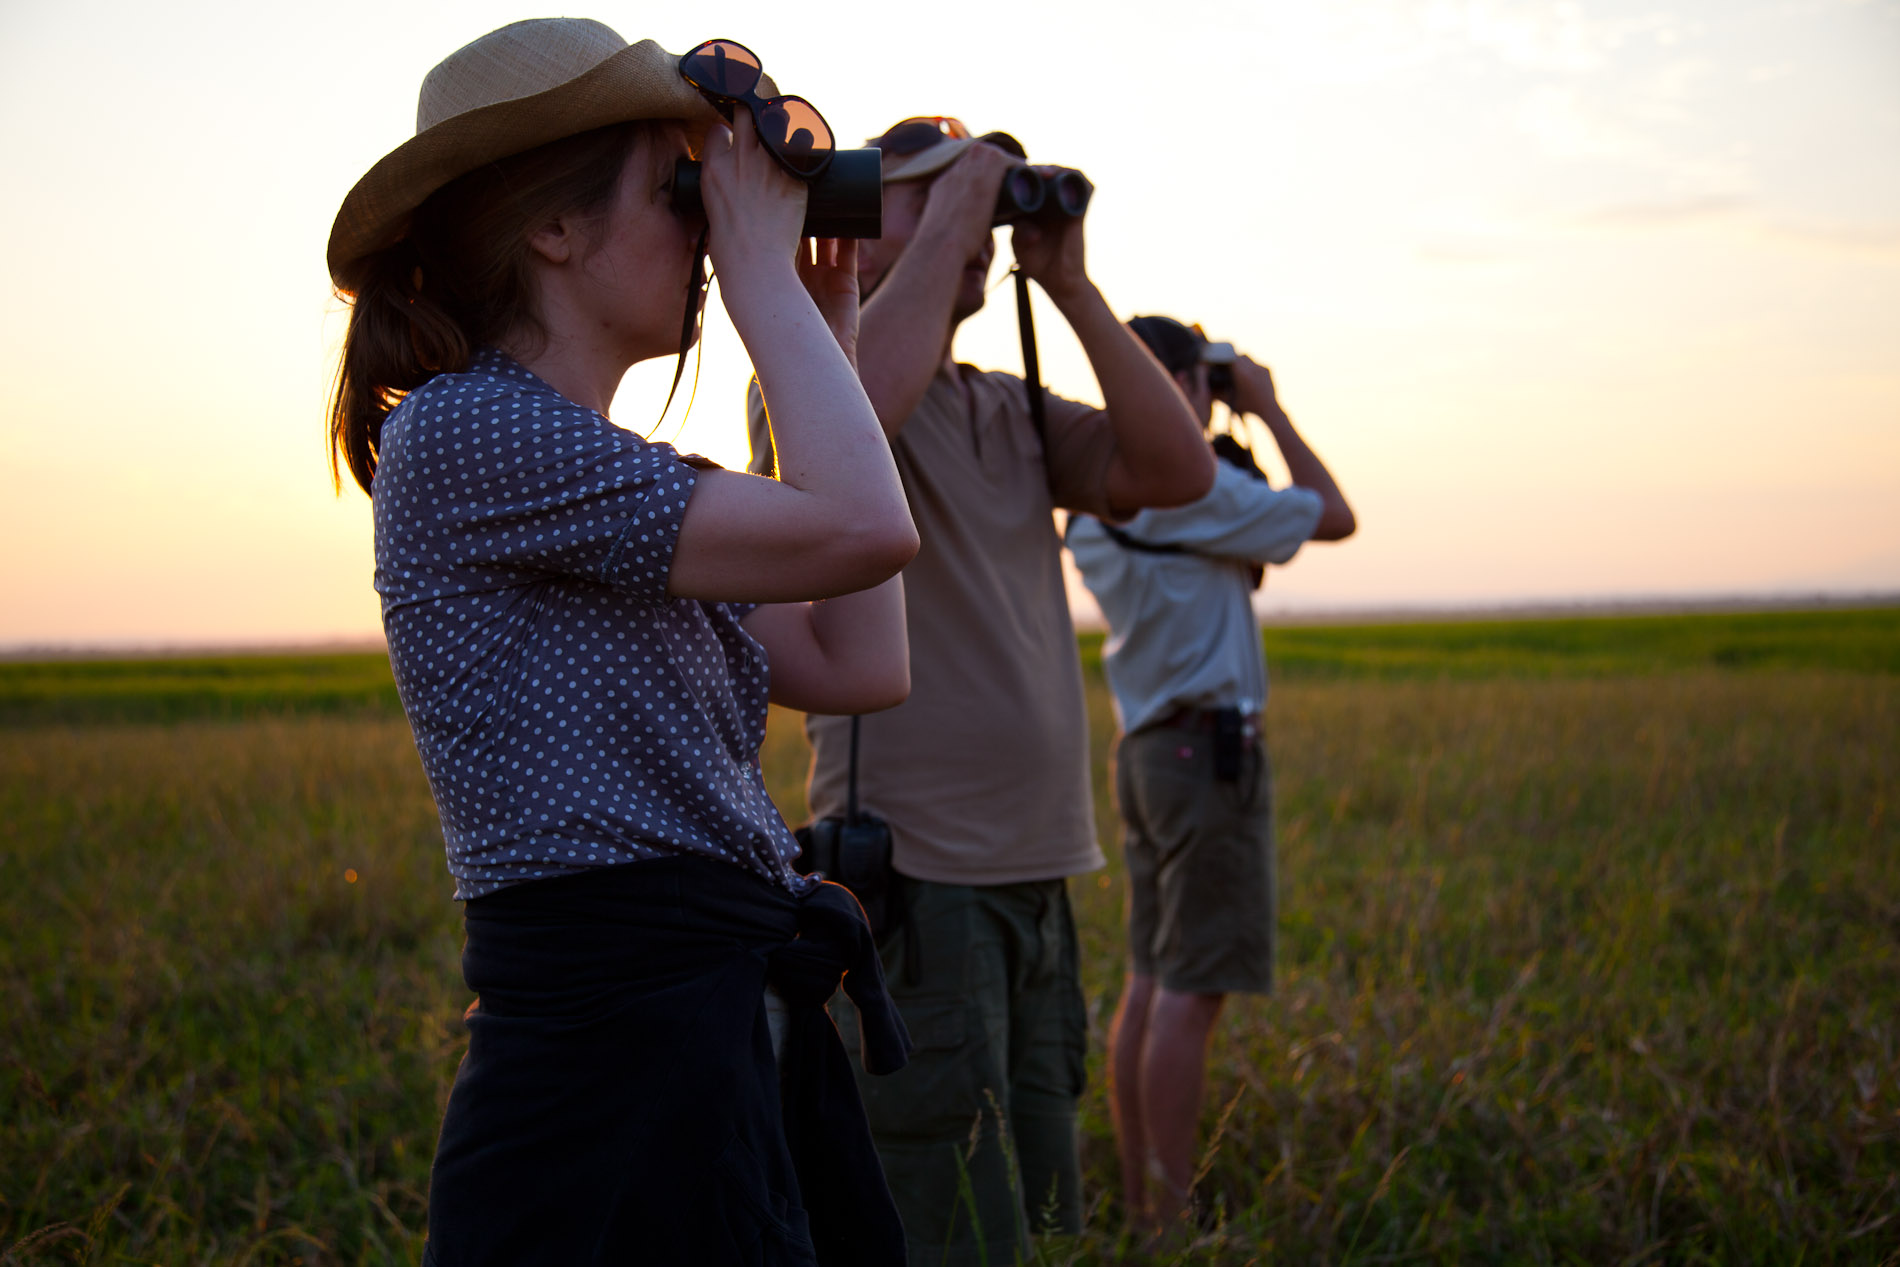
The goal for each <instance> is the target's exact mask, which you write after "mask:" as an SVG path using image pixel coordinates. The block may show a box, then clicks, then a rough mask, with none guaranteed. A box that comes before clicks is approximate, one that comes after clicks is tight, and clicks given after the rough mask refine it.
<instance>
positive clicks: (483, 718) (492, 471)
mask: <svg viewBox="0 0 1900 1267" xmlns="http://www.w3.org/2000/svg"><path fill="white" fill-rule="evenodd" d="M693 478H694V472H693V468H692V467H691V466H689V465H687V464H686V463H685V462H684V461H682V460H681V459H680V456H679V454H677V453H676V452H675V451H674V450H673V448H672V446H671V445H666V444H649V443H647V442H646V441H645V440H642V439H641V438H640V437H638V436H636V435H634V434H632V433H631V432H628V431H624V430H622V429H621V428H619V427H616V426H614V425H613V424H612V423H611V422H609V421H608V420H607V419H605V418H603V417H602V416H601V415H599V414H597V413H595V412H594V411H593V410H591V409H584V408H582V407H581V406H579V405H576V404H574V403H573V402H571V401H569V400H567V399H566V398H565V397H563V396H561V395H560V394H559V393H558V392H556V391H555V390H554V389H553V388H552V387H549V386H548V385H547V384H546V383H544V382H542V381H541V380H540V379H539V378H536V377H535V376H534V375H533V374H531V373H530V372H529V371H528V370H526V369H524V368H523V367H522V366H521V365H520V364H519V363H517V362H516V361H515V360H513V359H512V358H510V357H508V356H506V355H504V354H502V353H500V352H496V351H493V350H492V349H485V350H483V351H482V352H480V353H478V354H477V355H476V356H475V358H474V361H473V363H472V364H471V366H470V367H469V369H468V372H466V373H462V374H442V375H438V376H437V377H435V378H433V379H431V380H429V382H428V383H426V384H424V385H423V386H422V387H420V388H418V389H417V390H415V391H414V392H411V393H410V394H409V395H408V396H407V397H406V398H405V399H404V400H403V401H402V403H401V404H400V405H398V406H397V407H396V408H395V409H394V410H393V411H391V413H390V415H389V418H388V420H387V421H386V422H385V423H384V425H383V435H382V444H381V447H380V450H379V453H378V464H377V469H376V479H375V489H374V494H373V501H374V504H375V514H376V590H377V593H379V594H380V595H381V596H382V600H383V629H384V631H385V633H386V634H387V635H388V638H389V659H390V663H391V665H392V666H393V667H394V669H395V674H396V686H397V689H398V690H399V691H400V693H401V695H402V704H403V710H404V712H406V713H407V714H408V717H409V724H410V728H411V729H412V730H413V731H414V732H415V737H416V748H417V749H418V750H419V751H420V753H421V754H422V765H423V769H424V770H425V771H426V772H427V774H428V776H429V786H430V789H431V790H432V791H433V792H434V793H435V802H436V808H437V810H438V812H439V813H440V814H441V818H442V834H443V838H444V840H445V841H446V843H447V845H448V863H449V873H450V874H451V875H453V876H454V877H455V882H456V887H455V896H456V897H457V898H458V899H460V898H472V897H480V896H481V895H482V894H484V893H492V892H494V891H495V890H496V889H499V888H503V887H505V886H507V885H510V884H518V883H520V882H522V881H524V880H532V879H535V878H537V877H542V876H557V875H566V874H569V873H571V872H575V871H584V870H587V869H589V868H592V867H608V866H615V865H617V864H622V863H628V862H634V861H638V860H640V859H643V858H656V857H664V856H667V855H671V854H678V853H692V854H701V855H705V856H709V857H713V858H719V859H723V860H725V861H728V862H732V863H736V864H737V865H740V866H743V867H746V868H748V869H750V870H752V871H755V872H757V873H758V874H760V875H762V876H764V877H765V878H766V879H768V880H771V881H773V882H774V883H777V884H781V885H783V886H785V887H787V888H791V889H794V890H802V889H804V888H805V887H806V886H807V882H806V881H804V880H803V878H802V877H800V876H798V875H797V874H796V873H795V872H793V871H792V869H791V865H790V859H791V858H792V857H793V856H794V855H795V854H796V853H797V851H798V846H797V844H796V843H795V842H794V841H793V839H792V835H791V832H790V831H788V830H787V829H786V826H785V821H784V819H783V818H781V817H780V816H779V813H778V810H777V809H776V808H775V807H774V806H773V804H772V801H771V798H770V797H768V796H767V795H766V792H765V780H764V777H763V775H762V774H761V772H760V769H759V745H760V744H761V743H762V742H763V741H764V739H765V711H766V692H767V686H768V681H767V666H766V662H765V651H764V649H763V648H762V647H760V645H759V644H758V643H757V642H756V641H755V640H754V639H753V638H752V637H751V635H749V634H747V633H746V632H745V630H744V629H742V628H741V627H740V625H739V621H740V619H741V618H742V617H743V616H745V615H746V613H747V612H749V611H751V610H752V608H751V606H750V605H747V604H734V603H703V602H697V601H694V600H691V599H669V598H668V597H667V594H666V579H667V571H668V569H669V567H670V566H671V564H672V559H673V545H674V542H675V541H676V540H677V539H678V536H679V527H680V519H681V517H682V516H683V515H684V514H685V511H686V502H687V499H688V498H689V497H690V496H691V495H692V491H693Z"/></svg>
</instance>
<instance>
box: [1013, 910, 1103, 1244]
mask: <svg viewBox="0 0 1900 1267" xmlns="http://www.w3.org/2000/svg"><path fill="white" fill-rule="evenodd" d="M990 892H991V893H992V894H993V896H994V899H995V900H996V901H997V902H998V904H999V910H998V912H997V916H998V918H997V923H998V926H999V927H1002V928H1005V929H1007V930H1008V932H1009V934H1010V949H1011V959H1012V961H1013V966H1014V969H1015V971H1014V973H1013V975H1012V978H1011V984H1012V989H1011V998H1010V1034H1009V1044H1010V1064H1009V1070H1010V1078H1009V1117H1010V1127H1011V1129H1012V1130H1013V1132H1014V1133H1015V1137H1016V1155H1017V1158H1018V1160H1019V1163H1020V1165H1021V1182H1022V1201H1023V1207H1024V1216H1025V1219H1026V1221H1027V1223H1028V1226H1029V1228H1030V1230H1031V1231H1032V1232H1058V1233H1064V1234H1068V1235H1073V1234H1075V1233H1077V1232H1080V1231H1081V1230H1082V1159H1081V1154H1080V1151H1079V1145H1080V1137H1079V1128H1080V1123H1079V1117H1080V1106H1081V1100H1082V1092H1083V1090H1084V1088H1085V1085H1086V1079H1087V1073H1086V1068H1085V1067H1086V1063H1087V1057H1088V1012H1087V1007H1086V1005H1085V1004H1084V1002H1083V999H1082V979H1081V971H1080V960H1081V951H1080V947H1079V945H1078V943H1077V939H1076V933H1075V919H1074V915H1073V913H1072V911H1071V910H1070V907H1069V895H1068V887H1067V885H1066V884H1065V882H1064V881H1062V880H1044V881H1038V882H1035V883H1031V884H1017V885H1008V886H1001V887H999V888H998V889H996V890H992V891H990Z"/></svg>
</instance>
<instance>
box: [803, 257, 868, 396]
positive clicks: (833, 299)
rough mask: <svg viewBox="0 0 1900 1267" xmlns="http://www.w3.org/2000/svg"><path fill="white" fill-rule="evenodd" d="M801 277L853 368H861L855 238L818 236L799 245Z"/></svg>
mask: <svg viewBox="0 0 1900 1267" xmlns="http://www.w3.org/2000/svg"><path fill="white" fill-rule="evenodd" d="M798 277H799V280H800V281H802V282H804V283H805V289H806V290H807V291H809V292H810V293H811V297H812V302H813V303H815V304H817V305H818V312H819V314H820V315H821V316H823V317H824V319H825V324H826V325H827V326H829V327H830V328H831V334H832V337H833V338H835V339H837V340H838V346H839V347H841V348H843V349H844V355H845V359H846V360H848V361H850V362H851V368H852V369H854V370H855V369H857V368H858V244H857V241H856V239H853V238H817V239H814V240H813V242H812V244H811V246H810V247H809V248H807V247H806V246H805V245H804V244H803V243H801V244H800V245H799V248H798Z"/></svg>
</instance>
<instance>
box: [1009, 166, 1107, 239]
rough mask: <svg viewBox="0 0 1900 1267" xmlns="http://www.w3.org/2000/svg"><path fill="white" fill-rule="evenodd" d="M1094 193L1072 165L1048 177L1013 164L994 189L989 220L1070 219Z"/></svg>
mask: <svg viewBox="0 0 1900 1267" xmlns="http://www.w3.org/2000/svg"><path fill="white" fill-rule="evenodd" d="M1094 195H1095V186H1094V185H1091V184H1090V183H1089V178H1088V177H1086V176H1084V175H1083V174H1082V173H1081V172H1078V171H1076V170H1075V169H1074V168H1073V167H1063V168H1058V169H1057V170H1056V172H1055V173H1054V174H1053V175H1049V176H1044V175H1043V174H1042V173H1041V172H1039V171H1037V170H1036V169H1035V168H1033V167H1014V168H1011V169H1010V171H1009V174H1008V175H1006V176H1004V177H1003V187H1002V188H1001V189H999V190H997V191H996V214H995V216H994V217H993V218H992V219H991V220H990V223H991V224H993V225H998V224H1015V223H1016V222H1017V221H1019V220H1053V219H1056V218H1057V217H1068V218H1070V219H1074V218H1075V217H1077V216H1080V215H1081V214H1082V213H1083V212H1085V211H1087V210H1088V209H1089V199H1090V198H1092V197H1093V196H1094Z"/></svg>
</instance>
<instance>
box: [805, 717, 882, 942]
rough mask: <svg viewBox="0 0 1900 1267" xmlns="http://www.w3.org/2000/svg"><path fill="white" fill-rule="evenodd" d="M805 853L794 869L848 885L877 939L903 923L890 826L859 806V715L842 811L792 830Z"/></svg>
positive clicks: (853, 729)
mask: <svg viewBox="0 0 1900 1267" xmlns="http://www.w3.org/2000/svg"><path fill="white" fill-rule="evenodd" d="M792 834H793V835H794V836H796V837H798V843H799V844H800V845H801V846H802V847H803V849H804V852H803V853H801V854H799V856H798V861H797V862H796V863H794V864H793V865H794V867H796V869H797V870H798V872H799V874H801V875H810V874H811V873H812V872H814V871H822V872H824V874H825V878H826V879H827V880H835V881H836V882H837V883H839V884H842V885H844V887H845V888H847V889H850V890H851V893H852V896H854V897H856V898H857V899H858V904H859V905H860V906H862V907H864V918H865V920H866V921H867V922H868V923H869V924H870V925H871V933H872V935H873V936H875V937H876V938H877V939H878V940H879V941H882V940H884V938H885V937H887V936H888V935H889V934H890V933H891V932H892V930H894V929H895V928H897V927H898V925H900V924H901V923H902V922H903V915H904V913H903V911H902V910H901V909H899V908H900V907H901V905H902V897H901V895H900V893H899V891H898V887H897V873H896V872H895V871H894V870H892V867H891V825H890V824H889V823H887V822H885V821H884V820H883V819H881V818H879V817H878V816H877V815H876V814H870V813H866V812H864V811H863V810H860V809H859V808H858V719H857V718H856V717H853V718H852V719H851V778H850V783H849V784H848V790H847V792H846V795H845V812H844V813H842V814H829V815H827V816H825V817H824V818H820V819H818V820H816V821H815V822H810V823H806V824H805V825H804V826H803V827H800V828H798V829H797V830H795V831H794V832H793V833H792Z"/></svg>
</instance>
